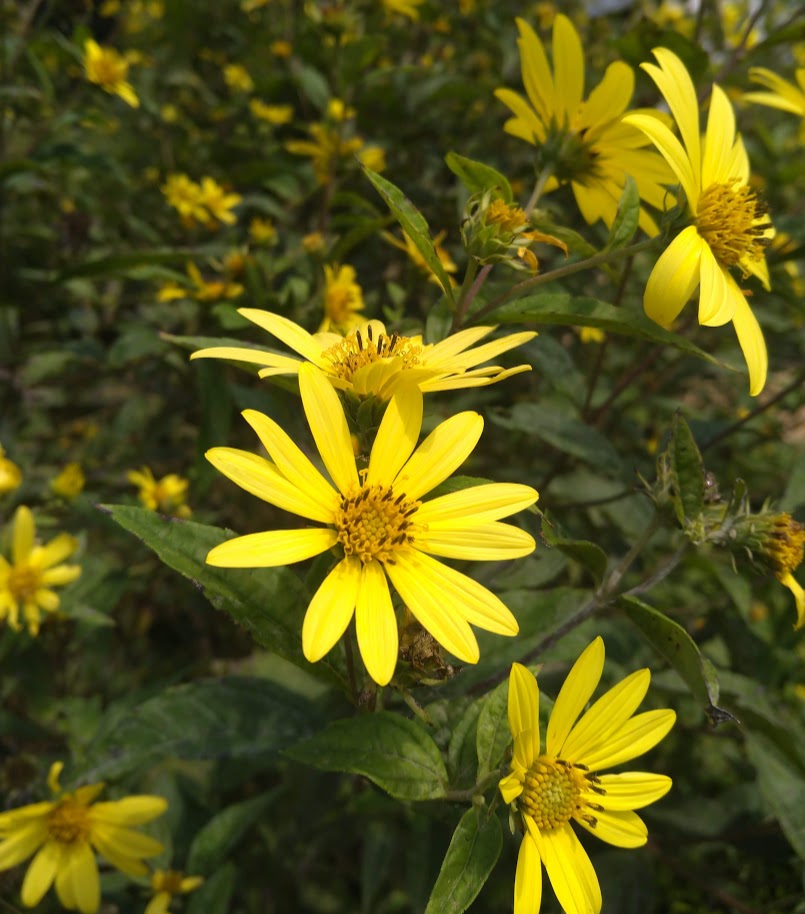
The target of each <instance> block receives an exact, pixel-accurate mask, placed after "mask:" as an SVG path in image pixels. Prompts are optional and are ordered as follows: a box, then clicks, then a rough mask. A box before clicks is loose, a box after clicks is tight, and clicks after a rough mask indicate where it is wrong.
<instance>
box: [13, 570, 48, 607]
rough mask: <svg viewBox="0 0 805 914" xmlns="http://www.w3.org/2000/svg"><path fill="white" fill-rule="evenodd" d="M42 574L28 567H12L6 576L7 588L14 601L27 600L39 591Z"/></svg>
mask: <svg viewBox="0 0 805 914" xmlns="http://www.w3.org/2000/svg"><path fill="white" fill-rule="evenodd" d="M41 578H42V574H41V572H40V571H39V570H38V569H37V568H32V567H31V566H30V565H14V566H12V568H11V571H10V572H9V574H8V582H7V585H6V586H7V587H8V589H9V590H10V591H11V593H12V595H13V596H14V597H15V599H17V600H18V601H19V600H23V601H24V600H28V599H30V598H31V597H33V595H34V594H35V593H36V592H37V590H39V587H40V584H41Z"/></svg>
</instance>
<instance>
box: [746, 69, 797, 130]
mask: <svg viewBox="0 0 805 914" xmlns="http://www.w3.org/2000/svg"><path fill="white" fill-rule="evenodd" d="M749 78H750V79H751V80H752V82H755V83H758V84H759V85H761V86H764V87H765V88H766V89H768V90H769V91H768V92H746V93H744V96H743V99H744V101H747V102H755V104H758V105H767V106H768V107H770V108H779V109H780V110H781V111H788V112H789V113H790V114H798V115H799V116H800V117H802V118H805V67H801V68H799V69H798V70H797V71H796V79H797V85H796V86H795V85H794V84H793V83H790V82H788V80H787V79H783V77H782V76H778V75H777V74H776V73H774V72H773V71H772V70H767V69H766V68H765V67H750V68H749ZM803 129H805V124H804V125H803Z"/></svg>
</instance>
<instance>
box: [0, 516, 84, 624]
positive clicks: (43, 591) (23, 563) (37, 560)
mask: <svg viewBox="0 0 805 914" xmlns="http://www.w3.org/2000/svg"><path fill="white" fill-rule="evenodd" d="M12 525H13V529H12V534H11V561H10V562H9V561H8V560H7V559H6V558H5V557H4V556H2V555H0V621H2V620H3V619H8V624H9V625H10V626H11V628H13V629H14V630H15V631H16V630H19V628H20V609H21V610H22V615H23V618H24V620H25V624H26V625H27V626H28V632H29V633H30V634H31V635H33V636H36V635H38V634H39V625H40V623H41V619H42V617H41V614H42V612H46V613H52V612H56V610H57V609H58V608H59V602H60V601H59V595H58V594H57V593H56V592H55V591H54V590H53V588H54V587H63V586H64V585H65V584H70V583H72V582H73V581H75V580H76V578H78V577H79V576H80V574H81V567H80V566H79V565H63V564H62V562H63V561H64V560H65V559H66V558H69V557H70V556H71V555H72V554H73V553H74V552H75V550H76V549H77V548H78V540H76V539H75V537H72V536H70V535H69V534H67V533H60V534H59V535H58V536H56V537H54V538H53V539H52V540H51V541H50V542H49V543H48V544H47V545H46V546H40V545H38V544H37V542H36V524H35V523H34V516H33V514H32V513H31V510H30V508H26V507H25V505H20V507H19V508H17V510H16V512H15V514H14V520H13V521H12Z"/></svg>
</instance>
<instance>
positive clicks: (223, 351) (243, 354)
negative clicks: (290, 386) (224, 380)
mask: <svg viewBox="0 0 805 914" xmlns="http://www.w3.org/2000/svg"><path fill="white" fill-rule="evenodd" d="M190 358H191V360H192V359H229V361H231V362H251V363H252V364H253V365H268V366H270V367H271V368H273V369H275V370H276V373H280V374H296V373H297V372H298V371H299V366H300V365H301V364H302V362H301V361H300V360H299V359H294V358H291V357H290V356H287V355H274V353H271V352H266V351H265V350H264V349H242V348H240V347H237V346H210V347H208V348H207V349H199V350H197V351H196V352H194V353H192V354H191V355H190Z"/></svg>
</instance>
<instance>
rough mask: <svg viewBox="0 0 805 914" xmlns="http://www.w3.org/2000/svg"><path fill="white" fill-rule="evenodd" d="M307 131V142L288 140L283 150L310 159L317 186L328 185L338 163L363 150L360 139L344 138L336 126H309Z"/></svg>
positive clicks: (353, 137)
mask: <svg viewBox="0 0 805 914" xmlns="http://www.w3.org/2000/svg"><path fill="white" fill-rule="evenodd" d="M307 131H308V133H309V134H310V139H309V140H289V141H288V142H287V143H286V144H285V148H286V149H287V150H288V152H291V153H293V154H294V155H300V156H309V157H310V160H311V164H312V165H313V173H314V174H315V175H316V180H317V181H318V182H319V184H329V183H330V181H331V180H332V178H333V175H334V173H335V169H336V167H337V165H338V163H339V161H340V160H341V159H345V158H348V157H349V156H354V155H355V154H356V153H358V152H360V151H361V149H363V145H364V144H363V140H362V139H361V138H360V137H358V136H351V137H345V136H343V134H342V131H341V129H340V128H339V127H337V126H331V125H329V124H323V123H322V124H310V125H309V127H308V128H307Z"/></svg>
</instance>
